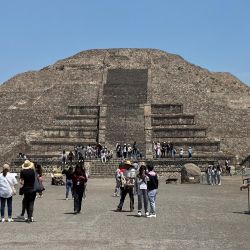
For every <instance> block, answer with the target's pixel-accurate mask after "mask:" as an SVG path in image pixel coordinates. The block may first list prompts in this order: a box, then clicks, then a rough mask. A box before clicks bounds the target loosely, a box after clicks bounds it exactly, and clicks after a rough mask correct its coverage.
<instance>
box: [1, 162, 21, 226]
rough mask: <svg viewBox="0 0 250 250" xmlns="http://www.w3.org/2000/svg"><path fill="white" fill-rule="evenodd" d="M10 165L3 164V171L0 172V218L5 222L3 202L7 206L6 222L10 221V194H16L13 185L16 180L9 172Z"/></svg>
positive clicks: (15, 183)
mask: <svg viewBox="0 0 250 250" xmlns="http://www.w3.org/2000/svg"><path fill="white" fill-rule="evenodd" d="M9 171H10V166H9V165H8V164H4V165H3V172H2V173H1V174H0V199H1V220H2V222H5V217H4V214H5V204H6V203H7V207H8V222H12V221H13V219H12V196H13V195H15V194H16V189H15V186H16V185H17V180H16V178H15V176H14V175H13V174H10V173H9Z"/></svg>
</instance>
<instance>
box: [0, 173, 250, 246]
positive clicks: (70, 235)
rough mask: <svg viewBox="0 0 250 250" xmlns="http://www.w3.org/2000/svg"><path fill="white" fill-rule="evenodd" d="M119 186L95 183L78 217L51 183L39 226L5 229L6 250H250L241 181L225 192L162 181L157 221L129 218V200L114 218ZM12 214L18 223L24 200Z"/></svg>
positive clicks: (1, 240) (38, 209) (39, 202)
mask: <svg viewBox="0 0 250 250" xmlns="http://www.w3.org/2000/svg"><path fill="white" fill-rule="evenodd" d="M114 184H115V182H114V179H91V178H90V179H89V182H88V193H87V199H86V201H85V202H84V204H83V210H82V213H81V214H79V215H74V214H73V213H72V212H73V201H72V200H68V201H66V200H65V194H64V192H65V189H64V187H63V186H51V185H50V181H49V178H47V181H46V192H45V193H44V197H43V198H39V199H36V203H35V212H34V218H35V222H34V223H31V224H27V223H25V222H21V221H16V222H13V223H2V224H1V225H0V235H1V236H0V245H1V249H227V250H229V249H235V250H236V249H240V250H244V249H250V233H249V230H250V215H248V214H244V211H246V210H247V191H246V190H245V191H240V189H239V186H240V184H241V178H240V177H237V176H233V177H223V179H222V186H208V185H201V184H195V185H188V184H185V185H182V184H165V183H164V180H162V181H161V182H160V187H159V194H158V196H157V218H145V217H141V218H139V217H137V216H136V214H137V211H136V210H135V212H128V210H129V203H128V202H129V199H128V197H127V198H126V203H125V205H124V210H125V211H124V212H115V211H114V210H115V208H116V207H117V204H118V202H119V198H116V197H112V196H111V195H112V193H113V189H114ZM135 200H137V197H136V198H135ZM136 206H137V201H136V203H135V207H136ZM13 209H14V211H13V217H16V215H18V214H20V211H21V196H19V195H17V196H15V198H14V201H13Z"/></svg>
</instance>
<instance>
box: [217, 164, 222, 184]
mask: <svg viewBox="0 0 250 250" xmlns="http://www.w3.org/2000/svg"><path fill="white" fill-rule="evenodd" d="M221 172H222V171H221V167H220V165H218V166H217V168H216V184H217V185H219V186H220V185H221Z"/></svg>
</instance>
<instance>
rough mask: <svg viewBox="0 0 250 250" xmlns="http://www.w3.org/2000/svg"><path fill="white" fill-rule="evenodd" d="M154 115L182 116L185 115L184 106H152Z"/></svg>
mask: <svg viewBox="0 0 250 250" xmlns="http://www.w3.org/2000/svg"><path fill="white" fill-rule="evenodd" d="M151 113H152V114H180V113H183V105H182V104H178V103H177V104H152V105H151Z"/></svg>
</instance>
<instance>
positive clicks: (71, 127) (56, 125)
mask: <svg viewBox="0 0 250 250" xmlns="http://www.w3.org/2000/svg"><path fill="white" fill-rule="evenodd" d="M98 121H99V107H98V106H68V110H67V113H66V114H64V115H60V116H56V117H55V119H54V122H53V125H52V126H50V127H46V128H43V132H42V137H41V138H40V139H38V140H32V141H30V146H31V153H30V154H27V156H28V158H29V159H32V160H33V161H40V162H41V161H46V160H47V161H49V160H51V159H54V160H56V159H58V158H59V157H60V155H61V154H62V151H63V150H65V151H69V150H73V149H74V146H76V145H85V146H86V145H95V144H96V142H97V141H98Z"/></svg>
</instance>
